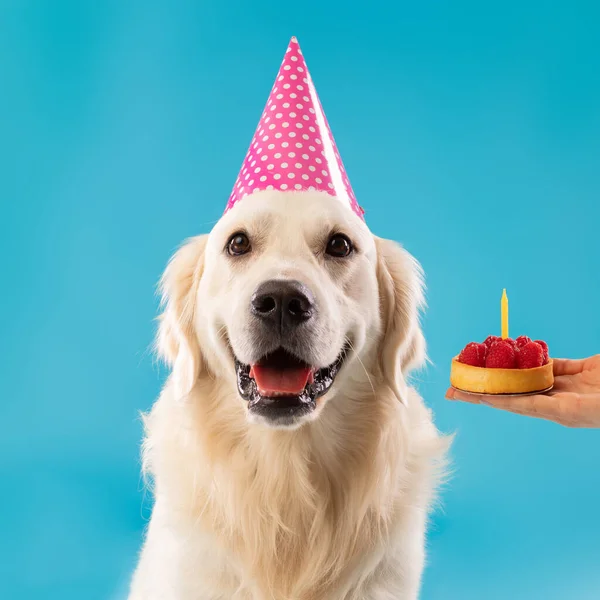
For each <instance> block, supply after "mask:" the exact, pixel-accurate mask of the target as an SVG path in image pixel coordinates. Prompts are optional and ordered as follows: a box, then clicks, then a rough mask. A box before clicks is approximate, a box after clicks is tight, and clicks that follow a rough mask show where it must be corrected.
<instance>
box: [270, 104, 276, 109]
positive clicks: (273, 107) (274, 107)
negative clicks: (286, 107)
mask: <svg viewBox="0 0 600 600" xmlns="http://www.w3.org/2000/svg"><path fill="white" fill-rule="evenodd" d="M276 108H277V107H276V106H275V105H274V104H273V106H271V108H270V109H269V110H275V109H276Z"/></svg>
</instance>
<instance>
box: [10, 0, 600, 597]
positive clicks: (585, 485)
mask: <svg viewBox="0 0 600 600" xmlns="http://www.w3.org/2000/svg"><path fill="white" fill-rule="evenodd" d="M594 4H596V8H594ZM597 6H598V3H595V2H592V1H590V2H583V1H581V0H570V1H566V0H565V1H557V2H547V1H535V0H518V1H515V0H503V1H502V2H487V3H482V2H479V1H467V0H459V1H455V2H443V1H437V2H435V1H425V2H420V3H418V2H406V1H404V0H402V1H399V2H392V1H390V2H388V3H384V2H381V1H377V0H371V1H370V2H368V3H364V4H363V5H358V4H351V3H350V4H349V3H348V2H347V1H339V2H334V1H324V0H305V1H304V2H301V3H284V2H273V1H271V0H265V1H263V2H246V3H244V2H241V1H232V0H228V1H223V2H219V1H218V0H212V1H210V2H198V1H191V0H190V1H176V2H167V1H164V2H160V1H150V0H146V1H144V2H141V1H140V2H122V1H117V0H112V1H105V2H81V1H76V0H72V1H70V2H69V1H63V0H54V1H52V2H51V1H47V2H41V1H40V2H35V1H33V0H14V1H6V0H0V202H1V212H0V256H1V258H0V261H1V279H0V281H1V283H0V285H1V286H2V287H1V289H2V294H1V296H0V303H1V304H0V331H1V342H2V343H1V344H0V382H1V388H0V389H1V399H0V402H1V404H0V423H1V425H2V435H1V436H0V498H1V500H0V503H1V506H2V508H1V510H0V597H2V598H3V599H7V600H8V599H10V600H13V599H14V600H28V599H29V598H40V599H42V598H43V599H52V600H54V599H56V600H59V599H60V600H70V599H77V600H80V599H81V598H85V599H86V600H96V599H98V600H105V599H109V600H113V599H115V600H116V599H121V598H124V597H125V595H126V588H127V582H128V579H129V574H130V570H131V568H132V567H133V565H134V562H135V557H136V552H137V549H138V547H139V544H140V540H141V533H142V530H143V527H144V525H145V523H146V520H147V518H148V515H149V508H150V500H149V499H148V498H145V496H144V493H143V491H142V485H141V482H140V478H139V461H138V443H139V441H140V436H141V427H140V422H139V417H138V411H139V410H145V409H148V408H149V407H150V406H151V404H152V402H153V400H154V398H155V397H156V396H157V394H158V392H159V389H160V386H161V382H162V381H163V379H164V376H165V373H164V371H162V370H161V369H159V368H158V366H157V365H156V364H155V361H154V360H153V357H152V355H151V353H150V352H149V345H150V343H151V339H152V333H153V329H154V324H153V318H154V317H155V315H156V312H157V301H156V297H155V296H154V285H155V282H156V281H157V279H158V277H159V275H160V273H161V271H162V269H163V267H164V265H165V263H166V261H167V259H168V257H169V256H170V254H171V253H172V251H173V250H174V249H175V247H176V246H177V245H178V243H179V242H180V241H181V240H183V239H184V238H185V237H186V236H189V235H192V234H197V233H201V232H206V231H208V230H209V229H210V227H211V224H212V223H214V222H215V221H216V220H217V219H218V218H219V216H220V214H221V212H222V209H223V207H224V204H225V201H226V199H227V197H228V194H229V192H230V189H231V187H232V185H233V182H234V180H235V177H236V175H237V172H238V169H239V167H240V164H241V162H242V159H243V157H244V153H245V151H246V148H247V146H248V144H249V142H250V138H251V136H252V133H253V131H254V127H255V125H256V123H257V120H258V118H259V116H260V114H261V111H262V108H263V106H264V103H265V102H266V99H267V94H268V91H269V89H270V87H271V85H272V82H273V79H274V77H275V75H276V72H277V69H278V67H279V64H280V61H281V59H282V57H283V53H284V51H285V47H286V45H287V42H288V40H289V37H290V36H291V35H297V36H298V37H299V40H300V44H301V45H302V48H303V50H304V54H305V56H306V58H307V61H308V65H309V68H310V69H311V72H312V76H313V79H314V81H315V84H316V86H317V89H318V90H319V94H320V96H321V101H322V103H323V105H324V107H325V110H326V112H327V114H328V117H329V121H330V124H331V126H332V129H333V131H334V134H335V136H336V139H337V143H338V146H339V148H340V151H341V153H342V156H343V158H344V161H345V164H346V167H347V170H348V173H349V175H350V178H351V181H352V183H353V186H354V189H355V192H356V194H357V196H358V198H359V199H360V202H361V204H363V206H365V208H366V209H367V217H368V222H369V224H370V226H371V228H372V230H373V231H374V232H375V233H377V234H379V235H381V236H384V237H389V238H394V239H397V240H399V241H402V242H403V243H404V244H405V245H406V247H407V248H408V249H409V250H410V251H411V252H412V253H413V254H414V255H415V256H417V257H418V258H419V259H420V261H421V262H422V264H423V266H424V268H425V271H426V274H427V283H428V300H429V310H428V312H427V315H426V318H425V322H424V323H425V330H426V334H427V338H428V342H429V350H430V355H431V358H432V361H433V365H432V366H431V367H430V368H429V369H428V370H427V371H425V372H423V373H422V374H421V375H420V376H419V377H418V380H419V387H420V390H421V391H422V393H423V395H424V396H425V398H426V400H427V402H428V403H429V404H430V406H432V407H433V409H434V411H435V414H436V418H437V423H438V425H439V427H440V428H441V429H442V430H443V431H446V432H452V431H456V432H457V434H458V435H457V438H456V443H455V446H454V450H453V456H454V461H455V476H454V479H453V480H452V481H451V483H450V484H449V485H448V486H447V488H446V490H445V492H444V494H443V501H444V503H443V509H442V510H440V511H438V512H437V513H436V516H435V519H434V523H433V530H432V532H431V535H430V538H429V548H430V553H429V567H428V569H427V571H426V574H425V581H424V588H423V594H422V598H423V599H424V600H457V599H460V600H471V599H472V600H480V599H481V598H485V599H486V600H501V599H505V598H507V597H510V598H512V600H531V599H533V600H537V599H541V598H544V599H545V600H564V599H567V598H568V599H569V600H588V599H592V598H594V599H597V598H599V597H600V569H598V565H599V564H600V540H599V538H600V510H599V506H600V469H599V468H598V465H599V460H600V431H584V430H567V429H564V428H561V427H559V426H557V425H553V424H550V423H547V422H537V421H533V420H528V419H525V418H520V417H517V416H512V415H508V414H502V413H499V412H494V411H492V410H491V409H486V408H483V407H475V406H469V405H458V404H453V403H449V402H446V401H445V400H444V399H443V394H444V390H445V389H446V384H447V379H448V366H449V360H450V357H451V356H452V355H453V354H454V353H456V352H457V351H458V350H459V349H460V348H461V347H462V346H463V345H464V344H465V343H466V342H468V341H470V340H473V339H475V340H481V339H483V338H484V337H486V336H487V335H488V334H490V333H498V328H499V299H500V293H501V289H502V287H506V288H507V289H508V293H509V297H510V302H511V333H513V334H514V335H518V334H519V333H526V334H528V335H530V336H532V337H543V338H545V339H546V340H548V342H549V344H550V348H551V351H552V352H553V353H554V355H561V356H572V357H576V356H584V355H590V354H592V353H596V352H599V351H600V318H599V317H598V314H597V310H598V306H599V295H600V277H599V275H598V264H599V262H600V241H599V240H598V229H599V221H600V208H599V206H600V205H599V195H600V174H599V173H600V79H599V77H598V73H599V72H600V44H599V42H598V24H599V21H600V10H599V9H598V8H597Z"/></svg>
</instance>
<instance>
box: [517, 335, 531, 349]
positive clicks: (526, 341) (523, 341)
mask: <svg viewBox="0 0 600 600" xmlns="http://www.w3.org/2000/svg"><path fill="white" fill-rule="evenodd" d="M530 341H531V339H530V338H528V337H527V336H526V335H520V336H519V337H518V338H517V340H516V342H517V348H522V347H523V346H524V345H525V344H529V342H530Z"/></svg>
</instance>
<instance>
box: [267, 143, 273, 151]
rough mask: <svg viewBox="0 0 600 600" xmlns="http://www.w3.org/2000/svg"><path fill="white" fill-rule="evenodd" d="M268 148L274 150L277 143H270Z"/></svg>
mask: <svg viewBox="0 0 600 600" xmlns="http://www.w3.org/2000/svg"><path fill="white" fill-rule="evenodd" d="M267 148H268V149H269V150H273V148H275V144H269V145H268V146H267Z"/></svg>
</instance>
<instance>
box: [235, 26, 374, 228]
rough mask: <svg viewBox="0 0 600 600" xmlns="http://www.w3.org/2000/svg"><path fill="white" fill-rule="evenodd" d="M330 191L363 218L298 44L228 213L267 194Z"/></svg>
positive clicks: (269, 104)
mask: <svg viewBox="0 0 600 600" xmlns="http://www.w3.org/2000/svg"><path fill="white" fill-rule="evenodd" d="M273 189H274V190H282V191H301V190H309V191H315V190H316V191H324V192H327V193H328V194H329V195H331V196H335V197H336V198H338V199H339V200H340V201H341V202H344V203H345V204H347V205H348V207H349V208H351V209H352V210H353V211H354V212H355V213H356V214H357V215H358V216H359V217H361V218H363V213H364V211H363V210H362V209H361V208H360V207H359V205H358V203H357V202H356V198H355V196H354V192H353V191H352V187H351V185H350V181H349V180H348V176H347V175H346V170H345V169H344V165H343V163H342V159H341V158H340V154H339V152H338V150H337V147H336V144H335V140H334V139H333V135H332V134H331V130H330V129H329V124H328V123H327V119H326V117H325V113H324V112H323V108H322V107H321V103H320V101H319V98H318V96H317V92H316V90H315V87H314V85H313V82H312V79H311V77H310V74H309V72H308V69H307V67H306V62H305V61H304V57H303V56H302V51H301V50H300V46H299V45H298V40H296V38H292V40H291V41H290V44H289V46H288V49H287V51H286V53H285V57H284V59H283V63H282V65H281V68H280V69H279V74H278V76H277V79H276V81H275V84H274V85H273V89H272V90H271V95H270V96H269V100H268V102H267V106H266V107H265V110H264V111H263V114H262V117H261V119H260V122H259V124H258V127H257V128H256V132H255V134H254V138H253V139H252V143H251V144H250V148H249V149H248V153H247V154H246V158H245V159H244V163H243V165H242V168H241V170H240V173H239V175H238V178H237V181H236V182H235V185H234V187H233V191H232V192H231V196H230V197H229V201H228V202H227V207H226V209H225V211H226V212H227V211H228V210H229V209H230V208H231V207H232V206H234V205H235V204H236V203H237V202H239V201H240V200H242V199H243V198H245V197H247V196H249V195H251V194H253V193H254V192H257V191H262V190H273Z"/></svg>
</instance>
